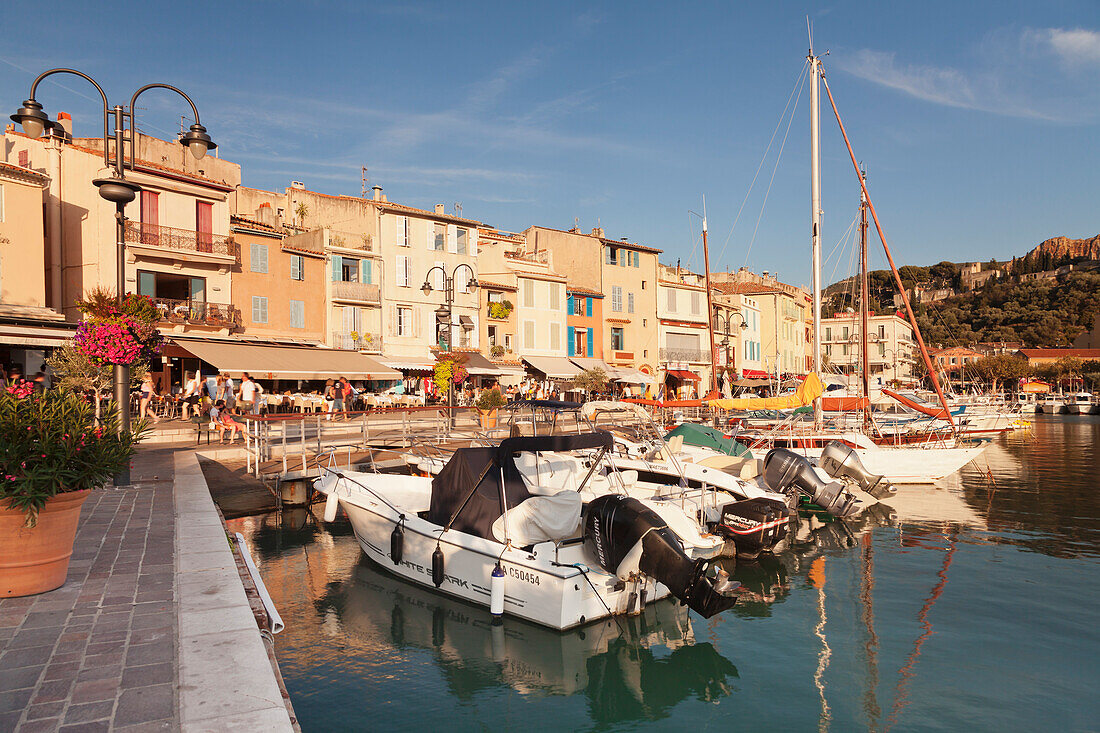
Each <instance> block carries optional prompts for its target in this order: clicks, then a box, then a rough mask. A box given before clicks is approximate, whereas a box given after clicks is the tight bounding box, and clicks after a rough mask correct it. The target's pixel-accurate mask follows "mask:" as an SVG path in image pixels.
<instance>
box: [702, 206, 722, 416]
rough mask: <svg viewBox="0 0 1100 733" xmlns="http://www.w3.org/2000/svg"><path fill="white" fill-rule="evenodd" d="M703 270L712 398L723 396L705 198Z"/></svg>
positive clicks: (710, 395)
mask: <svg viewBox="0 0 1100 733" xmlns="http://www.w3.org/2000/svg"><path fill="white" fill-rule="evenodd" d="M703 272H704V273H705V274H706V285H707V339H708V340H709V343H708V345H707V346H708V350H709V351H710V394H709V395H707V396H708V397H711V398H718V397H721V394H720V393H719V392H718V350H717V348H716V347H715V345H714V320H715V313H714V302H713V300H712V298H711V295H710V249H709V248H708V247H707V200H706V198H704V199H703Z"/></svg>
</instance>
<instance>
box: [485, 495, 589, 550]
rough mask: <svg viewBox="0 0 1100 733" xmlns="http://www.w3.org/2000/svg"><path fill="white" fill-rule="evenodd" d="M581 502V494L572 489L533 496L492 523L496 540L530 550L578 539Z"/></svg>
mask: <svg viewBox="0 0 1100 733" xmlns="http://www.w3.org/2000/svg"><path fill="white" fill-rule="evenodd" d="M582 503H583V502H582V501H581V495H580V494H578V493H577V492H576V491H569V490H565V491H559V492H558V493H556V494H553V495H551V496H532V497H531V498H530V499H528V500H527V501H525V502H523V503H522V504H520V505H519V506H514V507H511V508H509V509H508V511H506V512H504V514H502V515H501V516H499V517H498V518H497V520H496V521H495V522H493V538H494V539H495V540H496V541H497V542H505V541H510V542H511V543H512V544H513V545H515V546H516V547H527V546H528V545H537V544H538V543H540V542H547V541H550V542H558V541H560V540H564V539H569V538H570V537H576V536H577V535H578V534H579V532H580V523H581V506H582Z"/></svg>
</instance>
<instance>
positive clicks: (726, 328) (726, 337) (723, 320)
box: [714, 305, 749, 374]
mask: <svg viewBox="0 0 1100 733" xmlns="http://www.w3.org/2000/svg"><path fill="white" fill-rule="evenodd" d="M723 310H725V312H726V314H725V315H724V316H723V315H722V311H723ZM734 316H737V317H738V318H740V319H741V323H738V324H734V325H736V326H737V328H742V329H744V328H748V327H749V323H748V321H746V320H745V316H744V315H743V314H742V313H741V311H739V310H732V309H729V308H721V307H720V306H717V305H716V306H714V330H716V331H718V332H719V333H720V334H722V337H723V338H722V341H721V342H720V343H719V346H721V347H722V349H723V351H724V352H725V354H726V371H727V374H728V372H729V367H730V336H731V335H733V334H732V333H731V332H730V324H731V323H732V321H733V317H734ZM719 326H721V327H722V328H721V330H719Z"/></svg>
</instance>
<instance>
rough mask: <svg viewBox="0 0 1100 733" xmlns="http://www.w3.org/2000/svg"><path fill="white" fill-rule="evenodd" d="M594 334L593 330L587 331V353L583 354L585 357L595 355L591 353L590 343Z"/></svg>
mask: <svg viewBox="0 0 1100 733" xmlns="http://www.w3.org/2000/svg"><path fill="white" fill-rule="evenodd" d="M594 332H595V329H591V328H590V329H588V352H587V353H586V354H585V356H595V354H594V353H593V351H592V341H593V338H592V334H593V333H594Z"/></svg>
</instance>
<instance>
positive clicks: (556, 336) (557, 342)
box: [550, 323, 561, 351]
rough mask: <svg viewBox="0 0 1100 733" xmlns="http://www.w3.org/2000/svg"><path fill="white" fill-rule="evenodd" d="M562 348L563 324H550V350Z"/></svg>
mask: <svg viewBox="0 0 1100 733" xmlns="http://www.w3.org/2000/svg"><path fill="white" fill-rule="evenodd" d="M560 349H561V324H560V323H551V324H550V350H551V351H559V350H560Z"/></svg>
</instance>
